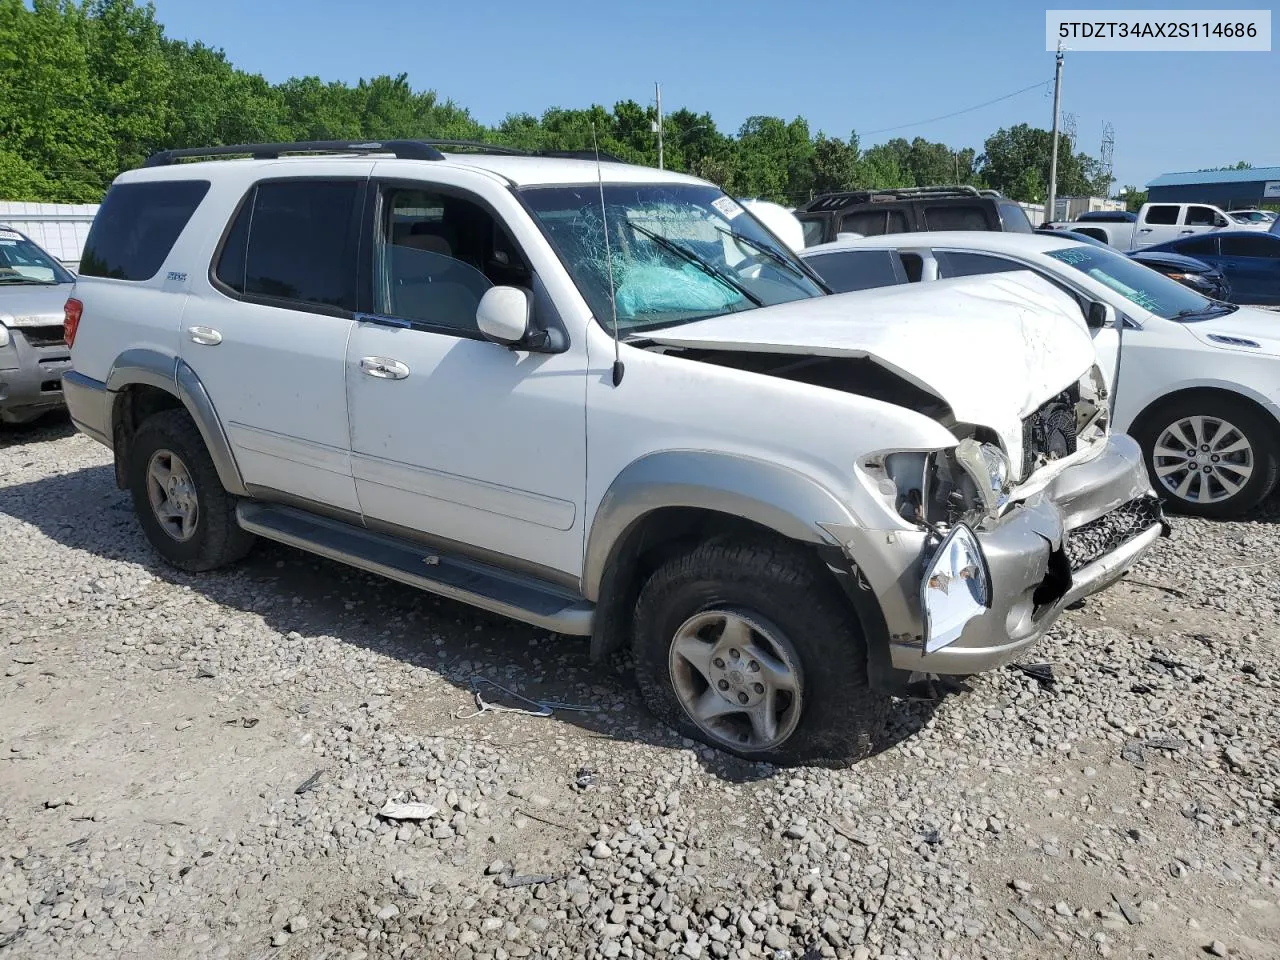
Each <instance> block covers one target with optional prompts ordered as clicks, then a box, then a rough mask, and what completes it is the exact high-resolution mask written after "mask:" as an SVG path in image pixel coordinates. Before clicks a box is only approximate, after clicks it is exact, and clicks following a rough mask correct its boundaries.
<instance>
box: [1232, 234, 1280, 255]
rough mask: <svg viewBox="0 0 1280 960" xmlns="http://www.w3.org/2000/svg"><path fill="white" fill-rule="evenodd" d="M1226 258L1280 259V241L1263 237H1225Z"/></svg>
mask: <svg viewBox="0 0 1280 960" xmlns="http://www.w3.org/2000/svg"><path fill="white" fill-rule="evenodd" d="M1222 255H1223V256H1224V257H1270V258H1271V259H1273V260H1274V259H1276V258H1277V257H1280V241H1278V240H1272V239H1268V238H1267V237H1265V236H1262V237H1223V238H1222Z"/></svg>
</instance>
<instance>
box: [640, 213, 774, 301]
mask: <svg viewBox="0 0 1280 960" xmlns="http://www.w3.org/2000/svg"><path fill="white" fill-rule="evenodd" d="M627 226H629V227H630V228H631V229H632V230H634V231H636V232H637V233H639V234H640V235H641V236H645V237H648V238H649V239H650V240H652V241H653V242H654V243H656V244H657V245H658V246H660V247H661V248H662V249H663V250H666V251H667V252H668V253H674V254H675V255H676V256H677V257H679V258H680V259H682V260H684V261H685V262H686V263H691V264H693V265H694V266H695V267H697V268H698V269H699V270H701V271H702V272H703V273H705V274H706V275H707V276H709V277H711V278H712V279H713V280H719V281H720V282H721V283H723V284H724V285H725V286H726V287H728V288H729V289H731V290H733V291H735V292H737V293H740V294H742V296H743V297H745V298H746V299H748V300H750V301H751V302H752V303H753V304H755V305H756V306H757V307H763V306H764V301H763V300H761V299H760V298H759V297H757V296H756V295H755V294H754V293H752V292H751V291H750V290H748V289H747V288H746V287H744V286H743V285H742V284H741V283H739V282H738V281H737V280H735V279H733V277H731V276H729V275H728V274H726V273H724V271H722V270H717V269H716V268H715V266H714V265H712V264H710V263H708V262H707V261H706V260H704V259H702V257H700V256H698V255H697V254H696V253H694V252H693V251H692V250H690V249H688V248H687V247H685V246H683V245H682V244H679V243H676V242H675V241H674V240H668V239H667V238H666V237H664V236H663V235H662V234H660V233H655V232H654V231H652V230H650V229H649V228H648V227H642V226H640V224H638V223H631V222H630V221H628V222H627Z"/></svg>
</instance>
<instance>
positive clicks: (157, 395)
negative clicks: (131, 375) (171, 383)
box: [111, 383, 183, 490]
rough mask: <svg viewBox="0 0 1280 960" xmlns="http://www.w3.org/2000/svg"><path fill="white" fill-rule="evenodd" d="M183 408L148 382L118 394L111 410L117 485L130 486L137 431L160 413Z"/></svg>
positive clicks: (134, 385)
mask: <svg viewBox="0 0 1280 960" xmlns="http://www.w3.org/2000/svg"><path fill="white" fill-rule="evenodd" d="M175 408H176V409H183V406H182V401H181V400H179V399H178V398H177V397H176V396H174V395H173V394H172V393H169V391H167V390H161V389H160V388H159V387H153V386H151V385H150V384H146V383H131V384H129V385H128V386H126V387H124V388H123V389H121V390H119V391H118V392H117V393H116V399H115V403H114V404H113V405H112V408H111V442H112V448H113V450H114V451H115V464H116V486H118V487H119V488H120V489H121V490H123V489H124V488H125V487H126V486H128V472H129V455H130V451H131V449H132V447H133V438H134V435H135V434H137V432H138V428H139V427H140V426H142V423H143V421H145V420H146V419H147V418H148V417H150V416H152V415H154V414H157V413H159V412H160V411H161V410H173V409H175Z"/></svg>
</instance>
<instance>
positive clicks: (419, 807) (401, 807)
mask: <svg viewBox="0 0 1280 960" xmlns="http://www.w3.org/2000/svg"><path fill="white" fill-rule="evenodd" d="M435 813H436V806H435V804H433V803H397V802H396V801H394V800H388V801H387V802H386V803H384V804H383V805H382V809H381V810H379V811H378V816H380V817H385V818H386V819H388V820H427V819H429V818H430V817H432V816H434V815H435Z"/></svg>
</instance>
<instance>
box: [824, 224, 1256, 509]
mask: <svg viewBox="0 0 1280 960" xmlns="http://www.w3.org/2000/svg"><path fill="white" fill-rule="evenodd" d="M802 256H803V257H804V259H805V261H806V262H807V263H808V264H809V266H811V267H813V268H814V270H816V271H817V272H818V274H820V275H821V276H822V278H823V279H824V280H826V282H827V284H828V285H829V286H830V287H831V288H832V289H833V290H834V291H835V292H836V293H844V292H848V291H850V290H862V289H867V288H869V287H880V286H888V285H890V284H895V283H909V282H929V281H932V280H937V279H942V278H949V277H962V276H974V275H978V274H987V273H1007V272H1010V271H1018V270H1029V271H1031V272H1032V273H1034V274H1037V275H1039V276H1040V277H1043V278H1044V279H1046V280H1048V281H1049V282H1051V283H1053V284H1054V285H1055V286H1056V287H1057V288H1058V289H1059V290H1061V291H1063V292H1064V293H1065V294H1066V295H1068V296H1069V297H1071V298H1072V299H1073V300H1074V301H1075V302H1076V303H1077V304H1078V305H1079V307H1080V318H1081V322H1082V323H1085V324H1086V325H1087V326H1088V327H1089V328H1090V331H1091V333H1092V334H1093V336H1094V343H1095V346H1096V348H1097V351H1098V357H1099V363H1100V364H1101V365H1102V366H1103V368H1104V371H1105V372H1106V374H1107V375H1108V377H1109V378H1110V380H1111V384H1112V387H1111V394H1112V396H1111V415H1112V425H1113V429H1115V430H1116V431H1123V432H1126V433H1129V434H1131V435H1132V436H1133V437H1134V438H1135V439H1136V440H1137V441H1138V442H1139V443H1140V444H1141V445H1142V448H1143V451H1144V452H1145V454H1146V458H1147V468H1148V470H1149V471H1150V473H1151V478H1152V482H1153V484H1154V485H1155V486H1156V489H1157V490H1158V491H1159V492H1160V493H1161V494H1162V495H1163V496H1164V497H1165V498H1166V499H1167V500H1168V501H1169V503H1170V505H1171V506H1173V507H1176V508H1178V509H1181V510H1182V511H1183V512H1185V513H1191V514H1196V515H1199V516H1205V517H1227V516H1236V515H1238V514H1240V513H1243V512H1245V511H1247V510H1249V509H1251V508H1252V507H1254V506H1256V505H1257V504H1258V503H1259V502H1260V501H1261V500H1262V499H1264V498H1265V497H1266V496H1267V495H1268V494H1269V493H1271V491H1272V490H1273V489H1274V488H1275V487H1276V481H1277V477H1278V476H1280V317H1277V316H1276V314H1274V313H1270V312H1267V311H1265V310H1258V309H1256V308H1252V307H1240V306H1235V305H1233V304H1228V303H1221V302H1219V301H1216V300H1210V299H1208V298H1207V297H1204V296H1201V295H1200V294H1198V293H1196V292H1195V291H1194V290H1191V289H1189V288H1187V287H1184V286H1183V285H1182V284H1180V283H1177V282H1176V281H1174V280H1170V279H1169V278H1168V277H1165V276H1163V275H1161V274H1159V273H1157V272H1156V271H1154V270H1151V269H1149V268H1147V267H1144V266H1142V265H1141V264H1139V263H1136V262H1135V261H1133V260H1131V259H1129V258H1128V257H1126V256H1125V255H1124V254H1122V253H1120V252H1118V251H1114V250H1109V249H1107V248H1105V247H1101V246H1093V245H1088V244H1083V243H1078V242H1075V241H1071V240H1067V239H1060V238H1057V237H1052V236H1044V235H1038V234H1037V235H1028V234H1019V233H996V232H986V231H976V230H975V231H965V232H954V233H903V234H888V235H884V236H878V237H864V238H859V239H841V240H837V241H835V242H834V243H827V244H822V245H820V246H815V247H810V248H808V249H807V250H805V251H803V253H802ZM921 347H922V349H927V345H926V344H922V345H921ZM986 375H988V376H993V377H998V376H999V375H1000V371H999V370H990V371H986Z"/></svg>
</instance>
